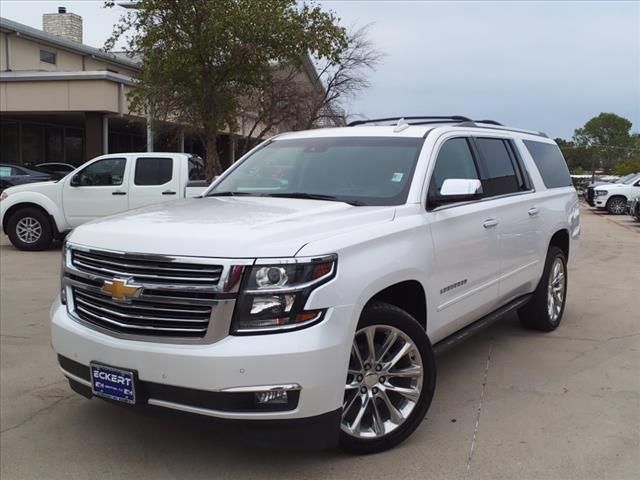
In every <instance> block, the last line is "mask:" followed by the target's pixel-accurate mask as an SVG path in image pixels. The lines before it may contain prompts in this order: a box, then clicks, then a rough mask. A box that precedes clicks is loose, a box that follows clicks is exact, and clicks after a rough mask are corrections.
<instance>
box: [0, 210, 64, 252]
mask: <svg viewBox="0 0 640 480" xmlns="http://www.w3.org/2000/svg"><path fill="white" fill-rule="evenodd" d="M7 234H8V235H9V240H11V243H13V245H14V246H15V247H16V248H17V249H18V250H27V251H37V250H46V249H47V248H49V246H50V245H51V242H52V241H53V231H52V229H51V222H50V221H49V218H48V217H47V215H46V214H45V213H44V212H43V211H42V210H39V209H37V208H23V209H20V210H18V211H17V212H15V213H14V214H13V215H11V218H10V219H9V222H8V224H7Z"/></svg>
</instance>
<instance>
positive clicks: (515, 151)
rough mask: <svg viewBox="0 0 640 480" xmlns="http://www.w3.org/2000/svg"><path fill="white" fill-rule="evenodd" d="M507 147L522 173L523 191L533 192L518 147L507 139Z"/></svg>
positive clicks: (510, 139)
mask: <svg viewBox="0 0 640 480" xmlns="http://www.w3.org/2000/svg"><path fill="white" fill-rule="evenodd" d="M507 145H509V148H510V150H511V154H512V155H513V158H514V159H515V161H516V164H517V165H518V167H519V168H520V172H522V177H523V179H524V187H525V190H524V191H527V192H529V191H534V190H535V188H534V187H533V182H532V181H531V176H530V175H529V170H527V167H526V165H525V164H524V160H523V159H522V155H520V151H519V150H518V146H517V145H516V143H515V141H514V139H512V138H509V139H508V140H507Z"/></svg>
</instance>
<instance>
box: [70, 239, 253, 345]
mask: <svg viewBox="0 0 640 480" xmlns="http://www.w3.org/2000/svg"><path fill="white" fill-rule="evenodd" d="M238 263H239V264H240V265H238ZM250 263H252V261H251V260H239V261H234V265H230V264H229V261H228V260H220V259H219V260H215V259H208V258H200V257H197V258H196V257H169V256H159V255H145V254H128V253H120V252H107V251H96V250H90V249H86V248H83V247H77V246H74V245H67V247H66V248H65V252H64V278H63V287H64V289H65V292H66V297H67V308H68V309H69V313H70V314H71V315H72V316H73V317H74V318H76V320H78V321H79V322H81V323H83V324H85V325H86V326H88V327H91V328H95V329H97V330H100V331H102V332H103V333H108V334H110V335H114V336H118V337H122V338H130V339H134V340H146V341H156V342H158V341H159V342H163V343H211V342H213V341H215V340H217V339H220V338H222V337H224V336H226V335H227V334H228V332H229V324H230V322H231V316H232V313H233V307H234V305H235V293H236V292H237V286H238V283H239V279H240V277H241V269H242V268H243V267H244V265H247V264H250ZM238 269H240V270H238ZM114 282H120V283H121V284H123V285H126V286H127V288H130V287H134V288H133V289H134V290H136V289H137V291H136V293H135V294H134V295H131V296H126V295H125V296H123V297H121V296H120V295H116V294H115V293H114V292H113V291H111V292H109V291H108V289H107V288H106V286H107V285H108V284H112V283H114Z"/></svg>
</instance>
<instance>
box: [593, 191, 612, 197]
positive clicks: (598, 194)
mask: <svg viewBox="0 0 640 480" xmlns="http://www.w3.org/2000/svg"><path fill="white" fill-rule="evenodd" d="M608 193H609V192H608V191H607V190H596V197H602V196H604V195H606V194H608Z"/></svg>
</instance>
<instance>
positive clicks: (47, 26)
mask: <svg viewBox="0 0 640 480" xmlns="http://www.w3.org/2000/svg"><path fill="white" fill-rule="evenodd" d="M42 29H43V30H44V31H45V32H47V33H51V34H53V35H57V36H58V37H62V38H64V39H66V40H72V41H74V42H78V43H82V17H81V16H80V15H76V14H75V13H67V9H66V8H65V7H58V13H45V14H44V15H43V16H42Z"/></svg>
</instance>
